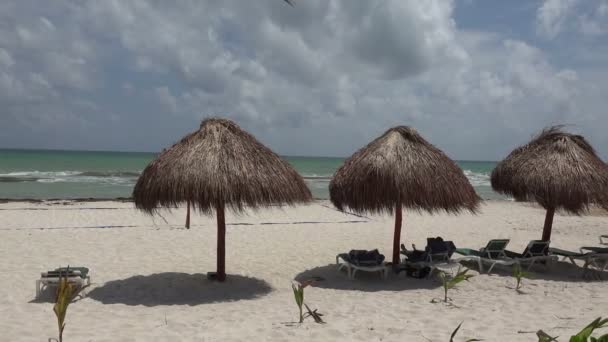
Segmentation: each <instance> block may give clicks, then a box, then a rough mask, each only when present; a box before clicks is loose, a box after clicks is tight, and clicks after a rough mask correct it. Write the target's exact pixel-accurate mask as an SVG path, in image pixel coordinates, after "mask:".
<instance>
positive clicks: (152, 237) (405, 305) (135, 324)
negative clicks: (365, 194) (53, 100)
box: [0, 202, 608, 341]
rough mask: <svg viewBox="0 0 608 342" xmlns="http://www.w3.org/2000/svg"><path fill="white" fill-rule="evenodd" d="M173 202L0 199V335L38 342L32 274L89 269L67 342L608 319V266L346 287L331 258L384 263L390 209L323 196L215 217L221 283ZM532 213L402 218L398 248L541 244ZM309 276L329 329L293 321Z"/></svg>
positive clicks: (502, 334)
mask: <svg viewBox="0 0 608 342" xmlns="http://www.w3.org/2000/svg"><path fill="white" fill-rule="evenodd" d="M184 213H185V210H184V209H183V208H182V209H178V210H174V211H173V212H167V211H164V212H162V217H161V216H155V217H151V216H148V215H145V214H142V213H140V212H138V211H136V210H135V209H134V208H133V204H132V203H119V202H91V203H74V204H70V205H63V204H48V203H25V202H13V203H4V204H0V270H1V273H2V274H3V276H2V277H0V289H2V294H1V295H0V317H1V319H0V341H46V340H47V338H49V337H55V336H56V329H57V328H56V320H55V316H54V314H53V311H52V310H53V309H52V306H53V305H52V303H51V302H50V299H51V298H52V296H53V294H52V293H51V291H47V292H46V293H45V294H44V296H43V299H42V300H35V299H34V293H35V288H34V283H35V280H36V278H37V277H38V276H39V274H40V272H41V271H45V270H47V269H53V268H55V267H59V266H65V265H68V264H69V265H72V266H87V267H89V268H90V269H91V273H92V280H93V286H91V287H90V288H89V289H88V290H87V293H86V297H85V298H84V299H82V300H79V301H78V302H76V303H74V304H72V305H71V306H70V308H69V311H68V317H67V327H66V331H65V334H64V338H65V341H245V340H246V341H292V340H293V341H295V340H298V341H308V340H315V341H448V340H449V335H450V333H451V332H452V330H453V329H454V328H455V327H456V326H457V325H458V324H459V323H460V322H461V321H464V323H463V326H462V328H461V330H460V332H459V337H460V339H461V340H464V339H465V338H473V337H475V338H483V339H485V340H486V341H536V339H535V335H534V334H533V333H532V332H534V331H536V330H538V329H543V330H545V331H547V332H550V333H552V334H554V335H559V336H562V338H563V339H564V340H567V338H565V337H566V336H569V335H570V334H572V333H575V332H576V331H578V330H580V329H581V328H582V327H583V326H585V325H586V324H587V323H589V322H590V321H591V320H593V319H594V318H596V317H598V316H600V315H604V316H605V315H608V274H597V276H598V277H601V278H603V279H604V280H589V279H583V278H581V277H580V272H579V270H578V269H577V268H575V267H573V266H570V265H568V264H566V263H559V264H558V265H557V266H556V267H554V268H553V269H552V270H549V271H547V270H544V269H543V268H538V269H537V271H536V272H534V273H533V275H532V277H533V279H529V280H528V279H526V280H524V287H523V291H524V292H525V294H517V293H516V291H514V289H513V288H512V287H513V286H514V280H513V278H512V277H511V276H510V270H504V271H502V272H499V273H497V274H492V275H487V274H482V275H477V272H473V273H474V274H476V275H477V276H476V277H474V278H472V279H471V280H470V282H468V283H463V284H461V285H460V286H459V287H458V288H457V289H454V290H452V292H451V293H450V297H451V298H452V299H453V302H452V303H453V305H445V304H434V303H431V300H432V299H433V298H437V297H441V295H442V289H441V288H440V284H439V283H438V282H437V281H436V280H434V279H426V280H419V279H413V278H406V277H404V275H403V274H402V275H401V276H395V275H391V276H390V277H389V279H387V280H381V279H380V278H379V276H378V275H377V274H360V275H357V279H356V280H354V281H350V280H348V279H347V277H346V275H345V274H344V273H338V272H337V270H336V267H335V265H334V262H335V256H336V254H337V253H339V252H346V251H348V250H350V249H353V248H355V249H371V248H379V249H380V251H381V252H383V253H384V254H385V255H387V258H389V259H390V253H391V250H390V248H391V242H392V234H393V221H392V218H391V217H360V216H354V215H349V214H344V213H341V212H338V211H336V210H334V209H333V208H332V207H331V205H330V204H329V203H327V202H316V203H314V204H312V205H308V206H302V207H297V208H286V209H272V210H263V211H258V212H255V213H250V214H249V215H247V216H234V215H232V214H228V215H227V222H228V229H227V230H228V231H227V255H226V259H227V272H228V273H229V278H228V281H227V282H226V283H223V284H219V283H214V282H210V281H208V280H207V279H206V278H205V273H206V272H208V271H213V270H214V269H215V244H216V240H215V239H216V236H215V232H216V227H215V221H214V219H213V218H209V217H204V216H198V215H193V218H192V222H193V227H192V229H190V230H186V229H184V228H183V222H184V216H185V215H184ZM543 220H544V212H543V211H542V210H540V209H538V208H536V207H533V206H530V205H522V204H517V203H512V202H488V203H486V204H485V205H484V206H483V208H482V212H481V213H480V214H479V215H476V216H474V215H470V214H463V215H460V216H452V215H434V216H430V215H426V214H419V213H415V212H406V213H405V216H404V233H403V238H402V241H405V242H406V244H407V245H410V244H411V243H416V245H417V246H419V247H423V246H424V245H425V239H426V237H428V236H438V235H440V236H443V237H444V238H446V239H451V240H453V241H454V242H455V243H456V245H457V246H459V247H475V248H477V247H481V246H483V245H485V243H486V242H487V240H488V239H491V238H510V239H511V244H510V246H509V247H510V248H509V249H511V250H515V251H521V250H523V248H524V247H525V245H526V244H527V242H528V241H529V240H530V239H535V238H539V237H540V235H541V227H542V224H543ZM600 234H608V217H606V216H587V217H577V216H562V215H556V217H555V222H554V232H553V238H552V240H553V243H552V245H553V246H555V247H561V248H566V249H577V248H578V247H580V246H584V245H592V246H595V245H598V236H599V235H600ZM313 276H319V277H322V278H324V279H325V280H323V281H320V282H318V283H317V284H316V286H315V287H312V288H307V289H306V294H305V300H306V302H308V303H309V305H310V306H311V307H313V308H318V309H319V311H320V312H321V313H323V314H325V316H323V317H324V318H325V319H326V321H327V324H325V325H319V324H315V323H314V322H313V321H312V320H309V321H307V322H305V323H304V324H302V325H298V324H295V325H294V324H290V322H294V321H295V320H296V319H297V308H296V305H295V303H294V299H293V295H292V290H291V280H292V279H294V278H297V279H306V278H309V277H313Z"/></svg>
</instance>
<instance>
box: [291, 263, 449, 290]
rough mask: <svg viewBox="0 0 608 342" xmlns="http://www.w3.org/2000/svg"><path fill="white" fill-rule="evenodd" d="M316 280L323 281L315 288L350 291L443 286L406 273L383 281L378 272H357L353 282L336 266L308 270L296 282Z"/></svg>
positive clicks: (389, 276)
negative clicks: (410, 276)
mask: <svg viewBox="0 0 608 342" xmlns="http://www.w3.org/2000/svg"><path fill="white" fill-rule="evenodd" d="M316 278H320V279H322V280H319V281H316V282H315V283H314V285H313V286H314V287H320V288H324V289H335V290H348V291H364V292H377V291H402V290H415V289H434V288H437V287H440V286H441V283H439V282H438V281H436V280H435V279H433V278H432V277H431V278H429V279H416V278H408V277H406V276H405V273H404V272H402V273H401V274H399V275H396V274H394V273H392V272H391V273H389V275H388V278H387V279H382V277H381V276H380V274H379V273H377V272H373V273H368V272H357V274H356V276H355V279H352V280H351V279H348V277H347V275H346V271H345V270H341V271H340V272H338V266H337V265H336V264H330V265H327V266H320V267H315V268H313V269H310V270H306V271H304V272H302V273H299V274H298V275H296V277H295V280H297V281H300V282H301V281H305V280H308V279H316Z"/></svg>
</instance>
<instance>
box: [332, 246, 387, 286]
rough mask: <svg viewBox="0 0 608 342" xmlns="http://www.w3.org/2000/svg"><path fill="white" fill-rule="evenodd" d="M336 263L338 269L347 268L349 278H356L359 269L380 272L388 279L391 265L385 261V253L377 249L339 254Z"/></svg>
mask: <svg viewBox="0 0 608 342" xmlns="http://www.w3.org/2000/svg"><path fill="white" fill-rule="evenodd" d="M340 260H342V262H340ZM336 264H337V265H338V271H340V270H341V269H343V268H346V274H347V275H348V279H354V278H355V274H356V273H357V271H363V272H380V273H381V275H382V278H383V279H386V277H387V276H388V272H389V267H388V265H387V264H386V263H385V262H384V255H382V254H380V253H378V250H377V249H376V250H372V251H363V250H351V251H350V252H348V253H341V254H338V255H336Z"/></svg>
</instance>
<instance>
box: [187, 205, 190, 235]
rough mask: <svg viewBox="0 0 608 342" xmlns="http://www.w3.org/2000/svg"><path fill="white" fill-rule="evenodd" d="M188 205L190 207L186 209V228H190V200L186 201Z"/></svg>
mask: <svg viewBox="0 0 608 342" xmlns="http://www.w3.org/2000/svg"><path fill="white" fill-rule="evenodd" d="M186 206H187V207H188V209H186V228H188V229H190V201H187V202H186Z"/></svg>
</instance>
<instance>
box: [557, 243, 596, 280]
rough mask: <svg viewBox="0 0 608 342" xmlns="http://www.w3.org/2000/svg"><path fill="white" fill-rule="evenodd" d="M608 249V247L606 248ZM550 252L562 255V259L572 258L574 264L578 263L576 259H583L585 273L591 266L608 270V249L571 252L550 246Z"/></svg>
mask: <svg viewBox="0 0 608 342" xmlns="http://www.w3.org/2000/svg"><path fill="white" fill-rule="evenodd" d="M604 249H606V250H608V248H604ZM549 252H550V253H551V254H553V255H557V256H562V257H563V259H562V260H566V259H568V260H570V262H571V263H572V264H573V265H576V260H581V261H583V274H585V272H587V271H588V269H589V266H594V267H596V268H598V269H600V270H601V271H606V270H608V251H606V252H603V253H601V252H593V251H591V252H580V253H579V252H571V251H567V250H564V249H559V248H549Z"/></svg>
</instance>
